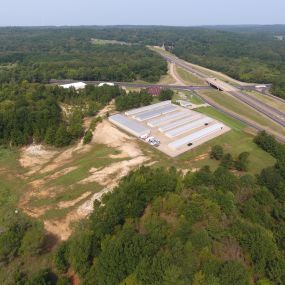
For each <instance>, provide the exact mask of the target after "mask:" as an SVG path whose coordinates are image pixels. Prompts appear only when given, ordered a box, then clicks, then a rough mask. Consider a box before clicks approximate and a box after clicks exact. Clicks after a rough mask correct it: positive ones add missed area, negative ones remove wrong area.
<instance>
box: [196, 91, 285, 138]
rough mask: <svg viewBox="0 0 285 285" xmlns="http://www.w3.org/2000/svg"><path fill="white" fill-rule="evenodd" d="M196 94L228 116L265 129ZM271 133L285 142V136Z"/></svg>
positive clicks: (256, 127)
mask: <svg viewBox="0 0 285 285" xmlns="http://www.w3.org/2000/svg"><path fill="white" fill-rule="evenodd" d="M196 95H197V96H198V97H199V98H200V99H201V100H202V101H204V102H205V103H207V104H208V105H210V106H212V107H213V108H215V109H217V110H218V111H220V112H221V113H223V114H226V115H228V116H230V117H232V118H234V119H236V120H238V121H240V122H242V123H244V124H245V125H247V126H249V127H251V128H253V129H255V130H256V131H259V132H260V131H263V130H264V129H263V128H262V127H260V126H259V125H257V124H254V123H251V122H249V121H247V120H245V119H244V118H243V117H241V116H239V115H236V114H233V113H231V112H230V111H226V110H224V109H223V108H221V107H220V106H219V105H217V104H215V103H213V102H211V101H209V100H207V99H205V98H204V97H202V96H200V95H199V94H197V93H196ZM267 132H268V130H267ZM269 133H271V132H269ZM271 134H272V135H273V136H274V137H275V138H276V139H277V140H278V141H279V142H281V143H285V138H283V137H281V136H278V135H276V134H275V133H271Z"/></svg>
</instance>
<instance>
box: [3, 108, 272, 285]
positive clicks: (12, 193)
mask: <svg viewBox="0 0 285 285" xmlns="http://www.w3.org/2000/svg"><path fill="white" fill-rule="evenodd" d="M198 111H199V112H201V113H203V114H207V115H209V116H211V117H213V118H215V119H217V120H220V121H222V122H224V123H225V124H227V125H228V126H230V127H231V128H232V130H231V131H230V132H228V133H227V134H225V135H223V136H220V137H218V138H215V139H213V140H211V141H209V142H207V143H206V144H204V145H202V146H199V147H197V148H195V149H194V150H191V151H189V152H187V153H185V154H183V155H181V156H179V157H177V158H174V159H173V158H170V157H168V156H166V155H165V154H163V153H161V152H159V151H158V150H156V149H155V148H153V147H151V146H149V145H147V144H145V143H143V142H141V141H139V140H138V141H137V143H138V145H139V147H140V148H141V150H142V151H143V153H144V154H145V155H147V156H149V157H150V158H151V160H152V161H155V162H156V163H155V164H154V165H153V167H160V166H165V167H171V166H174V167H176V168H177V169H183V170H187V169H195V168H200V167H202V166H204V165H209V166H210V167H211V169H212V170H214V169H215V168H217V167H218V165H219V162H217V161H215V160H211V159H210V158H209V151H210V149H211V146H213V145H215V144H219V145H221V146H223V148H224V150H225V152H230V153H231V154H233V156H234V157H236V156H237V155H238V154H239V153H241V152H243V151H248V152H250V154H251V155H250V165H249V172H250V173H252V174H257V173H259V172H260V171H261V169H262V168H264V167H268V166H272V165H273V164H274V163H275V159H274V158H272V157H271V156H270V155H269V154H267V153H266V152H264V151H262V150H261V149H259V148H258V147H257V146H256V145H255V144H254V143H253V135H251V134H249V133H247V132H246V126H245V125H244V124H243V123H241V122H239V121H237V120H235V119H232V118H231V117H229V116H227V115H224V114H223V113H221V112H219V111H217V110H215V109H213V108H211V107H205V108H200V109H198ZM111 154H113V155H114V154H118V151H117V150H115V149H112V148H109V147H107V146H104V145H94V146H93V147H92V149H91V150H90V151H88V152H86V153H83V154H82V153H81V154H79V153H75V154H74V155H73V156H72V159H71V160H70V161H69V162H68V163H65V164H64V165H63V166H61V167H58V168H56V169H54V170H53V171H50V172H48V173H45V174H42V173H40V174H39V173H35V174H33V175H31V176H30V177H29V178H27V177H26V176H24V175H27V170H25V169H23V168H22V167H21V166H20V164H19V160H18V159H19V150H18V149H5V148H0V190H1V191H0V227H1V225H2V224H3V221H4V218H5V217H6V216H7V215H15V209H17V207H18V206H17V205H18V203H19V199H20V198H21V197H22V196H23V195H25V193H26V192H27V191H33V189H32V188H31V186H30V185H29V183H30V182H31V181H34V180H38V179H43V180H44V181H45V183H44V184H42V185H41V190H42V188H43V189H45V188H46V189H47V191H48V190H49V189H56V192H54V193H53V194H54V195H52V196H51V197H45V198H44V199H43V198H40V197H36V196H35V197H34V198H33V199H32V200H31V201H30V202H29V206H31V207H39V208H41V207H48V210H47V211H45V213H44V214H43V215H42V216H41V217H40V219H42V220H52V221H53V220H58V219H64V218H65V217H66V216H67V215H68V213H70V211H73V210H75V209H76V208H77V207H78V203H75V204H74V205H72V206H70V207H68V208H59V207H58V205H59V203H60V202H64V201H72V200H74V199H76V198H78V197H80V196H81V195H82V194H83V193H86V192H91V193H95V192H97V191H99V190H100V189H102V186H100V185H98V184H97V183H90V184H86V185H82V184H78V183H77V182H79V181H80V180H82V179H84V178H85V177H88V176H89V170H90V168H92V167H96V168H99V169H100V168H102V167H104V166H106V165H109V164H111V163H113V162H116V161H121V160H123V159H120V158H115V159H114V158H110V155H111ZM51 163H52V162H51ZM69 167H74V170H73V171H71V172H69V173H66V174H62V175H60V176H59V177H57V178H55V179H49V178H50V177H51V176H52V175H54V174H55V173H57V172H59V171H61V170H63V169H65V168H69ZM89 197H90V196H87V197H86V198H85V199H88V198H89ZM84 201H85V200H83V201H81V203H82V202H84ZM2 226H3V225H2ZM52 254H53V253H52V252H50V251H49V252H47V253H45V254H43V255H41V256H40V257H21V258H18V259H15V260H14V261H13V262H12V263H10V265H9V266H8V267H4V266H2V267H0V284H2V283H4V280H5V282H6V281H7V280H8V279H9V278H12V276H13V274H15V272H16V271H17V269H18V268H21V270H27V271H30V272H34V271H38V270H39V269H41V268H45V267H50V266H52V261H51V260H52ZM27 265H28V267H27ZM23 266H25V267H23Z"/></svg>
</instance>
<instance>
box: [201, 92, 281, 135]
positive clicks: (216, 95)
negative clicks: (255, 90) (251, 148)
mask: <svg viewBox="0 0 285 285" xmlns="http://www.w3.org/2000/svg"><path fill="white" fill-rule="evenodd" d="M198 94H200V95H201V96H205V97H207V98H210V99H211V100H213V101H214V102H215V103H217V104H219V105H220V106H223V107H224V108H226V109H227V110H230V111H232V112H234V113H236V114H238V115H240V116H243V117H245V118H247V119H249V120H251V121H254V122H256V123H258V124H259V125H261V126H263V127H264V128H265V129H266V128H268V129H271V130H272V131H274V132H276V133H278V134H282V135H285V129H284V128H282V127H281V126H279V125H278V124H276V123H274V122H273V121H272V120H270V119H269V118H266V117H265V116H263V115H261V114H260V113H258V112H257V111H255V110H254V109H252V108H250V107H249V106H247V105H246V104H243V103H242V102H240V101H239V100H237V99H235V98H234V97H232V96H230V95H227V94H225V93H223V92H219V91H216V90H203V91H201V90H200V91H198Z"/></svg>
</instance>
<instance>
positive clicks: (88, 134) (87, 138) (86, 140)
mask: <svg viewBox="0 0 285 285" xmlns="http://www.w3.org/2000/svg"><path fill="white" fill-rule="evenodd" d="M92 138H93V133H92V131H91V130H88V131H87V132H86V133H85V136H84V138H83V144H88V143H90V142H91V140H92Z"/></svg>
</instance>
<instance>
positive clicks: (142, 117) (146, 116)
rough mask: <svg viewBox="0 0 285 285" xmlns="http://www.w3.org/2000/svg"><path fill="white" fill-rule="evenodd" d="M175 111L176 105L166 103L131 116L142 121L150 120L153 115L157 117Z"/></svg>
mask: <svg viewBox="0 0 285 285" xmlns="http://www.w3.org/2000/svg"><path fill="white" fill-rule="evenodd" d="M174 111H177V106H174V105H171V104H170V105H167V106H163V107H160V108H155V109H153V110H150V111H147V112H142V113H139V114H138V115H135V116H133V118H134V119H136V120H138V121H140V122H142V121H146V120H150V119H152V118H155V117H159V116H161V115H165V114H168V113H171V112H174Z"/></svg>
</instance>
